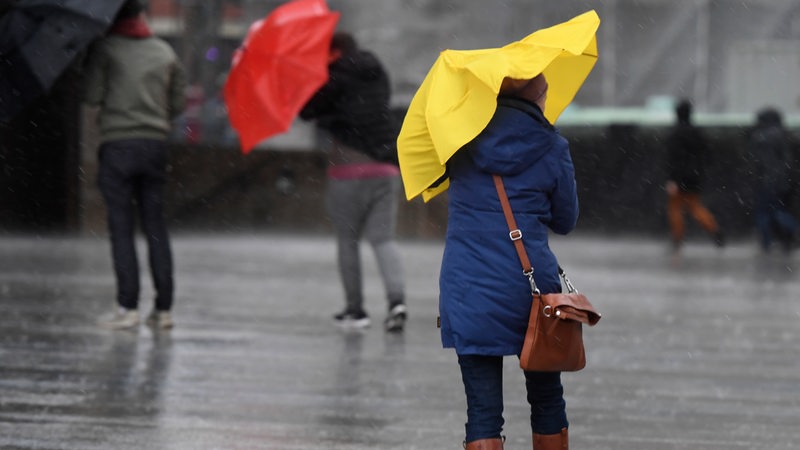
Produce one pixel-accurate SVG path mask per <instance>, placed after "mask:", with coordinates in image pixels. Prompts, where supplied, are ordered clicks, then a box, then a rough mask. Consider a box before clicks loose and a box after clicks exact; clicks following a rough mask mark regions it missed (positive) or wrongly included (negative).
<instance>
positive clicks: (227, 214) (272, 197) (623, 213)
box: [84, 125, 800, 238]
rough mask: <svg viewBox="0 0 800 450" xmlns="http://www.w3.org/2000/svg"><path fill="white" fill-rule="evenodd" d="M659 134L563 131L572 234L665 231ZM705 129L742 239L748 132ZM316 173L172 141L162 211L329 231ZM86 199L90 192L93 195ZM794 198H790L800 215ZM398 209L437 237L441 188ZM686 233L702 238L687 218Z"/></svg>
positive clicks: (198, 222)
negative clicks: (575, 217)
mask: <svg viewBox="0 0 800 450" xmlns="http://www.w3.org/2000/svg"><path fill="white" fill-rule="evenodd" d="M667 131H668V129H667V128H665V127H663V128H652V127H650V128H642V127H637V126H629V125H614V126H611V127H602V128H592V127H576V128H569V129H562V134H564V135H565V136H566V137H567V138H568V139H569V140H570V143H571V148H572V156H573V160H574V163H575V167H576V178H577V182H578V186H579V196H580V202H581V218H580V220H579V225H578V229H579V230H580V231H583V232H591V233H604V234H614V233H625V234H635V235H656V236H659V235H665V234H666V232H667V226H666V218H665V213H664V205H665V203H666V194H665V193H664V190H663V185H664V180H665V178H666V170H665V167H664V160H665V150H666V149H665V148H664V144H663V143H664V138H665V136H666V132H667ZM705 132H706V134H707V136H708V138H709V140H710V143H711V148H712V157H711V160H712V161H711V164H710V166H709V167H708V171H707V174H708V182H707V184H706V189H705V192H704V195H703V198H704V200H705V201H706V204H707V205H708V206H709V208H710V209H711V210H712V212H714V214H715V215H716V216H717V219H718V220H719V222H720V223H721V225H722V226H723V227H724V228H725V230H726V232H727V233H728V234H729V235H730V236H732V237H737V236H739V237H744V236H749V235H750V234H751V233H752V212H751V205H752V199H753V190H752V185H751V183H750V181H749V179H750V177H749V168H748V165H747V160H746V148H745V142H746V141H745V138H746V133H747V130H745V129H742V128H737V127H720V128H707V129H705ZM324 175H325V159H324V155H323V154H322V153H319V152H316V151H313V150H307V151H298V150H293V151H281V150H257V151H254V152H253V153H251V154H249V155H246V156H245V155H242V154H241V152H240V151H239V150H238V149H237V148H219V147H200V146H183V145H176V146H174V148H173V149H172V156H171V162H170V182H169V184H168V192H167V205H168V207H167V214H168V217H169V221H170V223H171V226H172V228H173V229H176V230H202V231H208V230H215V231H241V230H282V231H297V232H305V233H328V232H330V224H329V222H328V220H327V217H326V215H325V211H324V186H325V177H324ZM87 189H89V190H96V189H95V188H94V187H93V186H88V188H87ZM798 193H799V194H800V191H798ZM84 197H85V198H87V199H88V198H90V197H91V193H90V192H87V193H86V195H85V196H84ZM799 203H800V202H795V204H794V210H795V212H796V213H797V214H798V216H800V204H799ZM401 205H402V206H401V212H400V222H399V234H400V235H401V236H403V237H414V238H439V237H441V236H443V234H444V231H445V226H446V220H447V195H446V194H444V195H441V196H439V197H437V198H436V199H434V200H433V201H432V202H430V203H428V204H425V203H423V202H422V201H421V200H419V199H415V200H414V201H412V202H406V201H405V199H402V201H401ZM84 213H85V214H84V229H85V230H87V231H90V232H100V233H102V232H104V226H105V225H104V222H103V217H102V204H101V203H99V198H97V197H95V201H94V203H93V204H90V203H88V202H87V203H86V204H85V208H84ZM688 236H689V238H705V237H704V236H703V234H702V232H701V231H700V229H699V228H698V227H697V225H696V224H694V223H693V222H691V221H689V227H688Z"/></svg>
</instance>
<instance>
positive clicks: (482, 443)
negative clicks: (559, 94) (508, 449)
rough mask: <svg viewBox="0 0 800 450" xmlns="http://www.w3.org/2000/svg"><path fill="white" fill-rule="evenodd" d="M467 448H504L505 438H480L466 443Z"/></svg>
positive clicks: (488, 449)
mask: <svg viewBox="0 0 800 450" xmlns="http://www.w3.org/2000/svg"><path fill="white" fill-rule="evenodd" d="M464 448H465V449H467V450H503V438H493V439H478V440H477V441H472V442H469V443H467V444H465V445H464Z"/></svg>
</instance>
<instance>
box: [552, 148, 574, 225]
mask: <svg viewBox="0 0 800 450" xmlns="http://www.w3.org/2000/svg"><path fill="white" fill-rule="evenodd" d="M558 167H559V169H560V170H559V171H558V176H557V177H556V182H555V187H554V189H553V192H552V194H551V196H550V214H551V215H552V219H551V221H550V224H549V226H550V229H551V230H553V232H554V233H557V234H567V233H569V232H570V231H572V230H574V229H575V226H576V225H577V224H578V211H579V208H578V187H577V184H576V183H575V167H574V166H573V164H572V157H571V156H570V154H569V147H566V146H565V147H564V148H563V150H562V154H561V155H560V158H559V161H558Z"/></svg>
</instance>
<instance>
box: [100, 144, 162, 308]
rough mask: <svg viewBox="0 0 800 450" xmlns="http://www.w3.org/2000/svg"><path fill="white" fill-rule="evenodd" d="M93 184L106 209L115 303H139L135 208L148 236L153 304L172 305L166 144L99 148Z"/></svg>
mask: <svg viewBox="0 0 800 450" xmlns="http://www.w3.org/2000/svg"><path fill="white" fill-rule="evenodd" d="M99 156H100V169H99V173H98V177H97V183H98V185H99V187H100V191H101V192H102V193H103V198H104V199H105V201H106V207H107V209H108V229H109V232H110V234H111V254H112V257H113V259H114V274H115V276H116V280H117V303H118V304H119V305H120V306H122V307H124V308H128V309H136V308H137V307H138V306H139V263H138V259H137V256H136V245H135V242H134V227H135V224H136V217H135V214H136V212H138V213H139V220H140V222H141V225H142V229H143V231H144V235H145V236H146V237H147V248H148V253H149V263H150V274H151V275H152V278H153V285H154V286H155V290H156V299H155V308H156V309H158V310H159V311H169V310H170V309H171V308H172V296H173V268H172V250H171V249H170V242H169V235H168V233H167V226H166V223H165V220H164V213H163V208H164V206H163V205H164V184H165V178H166V166H167V148H166V145H165V144H164V143H163V142H161V141H158V140H151V139H128V140H119V141H111V142H106V143H104V144H102V145H101V146H100V155H99Z"/></svg>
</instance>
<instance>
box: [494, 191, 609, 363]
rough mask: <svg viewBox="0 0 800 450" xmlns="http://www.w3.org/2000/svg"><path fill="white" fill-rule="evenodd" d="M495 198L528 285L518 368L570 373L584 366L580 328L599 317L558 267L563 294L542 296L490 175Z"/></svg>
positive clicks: (504, 199)
mask: <svg viewBox="0 0 800 450" xmlns="http://www.w3.org/2000/svg"><path fill="white" fill-rule="evenodd" d="M493 178H494V184H495V187H496V188H497V195H498V197H500V203H501V204H502V206H503V213H504V214H505V216H506V222H507V223H508V229H509V233H508V235H509V237H510V238H511V240H512V241H513V242H514V247H515V248H516V250H517V255H519V260H520V263H521V264H522V273H523V274H524V275H525V276H527V277H528V281H529V282H530V285H531V295H532V297H533V301H532V304H531V314H530V317H529V318H528V330H527V332H526V333H525V341H524V343H523V345H522V353H521V354H520V359H519V365H520V367H522V369H523V370H528V371H539V372H574V371H578V370H581V369H583V368H584V367H585V366H586V350H585V349H584V346H583V324H587V325H589V326H592V325H595V324H596V323H597V322H598V321H599V320H600V314H598V313H597V311H595V309H594V306H592V304H591V303H590V302H589V299H588V298H586V296H585V295H583V294H581V293H580V292H578V291H577V290H576V289H575V287H574V286H573V285H572V283H571V282H570V281H569V278H567V275H566V273H564V270H563V269H562V268H561V266H559V267H558V274H559V275H560V276H561V278H562V280H563V282H564V285H565V286H566V287H567V293H552V294H542V293H541V292H540V291H539V288H538V287H536V282H535V281H534V279H533V267H532V266H531V263H530V260H529V259H528V253H527V252H526V251H525V246H524V245H523V244H522V231H520V229H519V228H517V223H516V220H514V214H513V212H512V211H511V204H510V203H509V202H508V196H507V195H506V190H505V187H504V186H503V179H502V178H501V177H500V176H498V175H493Z"/></svg>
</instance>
